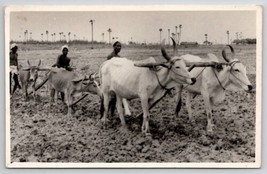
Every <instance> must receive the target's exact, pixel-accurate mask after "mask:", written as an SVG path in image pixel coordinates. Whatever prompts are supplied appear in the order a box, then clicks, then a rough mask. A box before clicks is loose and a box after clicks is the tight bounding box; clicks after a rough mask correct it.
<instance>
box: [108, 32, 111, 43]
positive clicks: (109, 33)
mask: <svg viewBox="0 0 267 174" xmlns="http://www.w3.org/2000/svg"><path fill="white" fill-rule="evenodd" d="M111 32H112V30H111V28H109V29H108V35H109V40H108V43H109V44H110V35H111Z"/></svg>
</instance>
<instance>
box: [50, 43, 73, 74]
mask: <svg viewBox="0 0 267 174" xmlns="http://www.w3.org/2000/svg"><path fill="white" fill-rule="evenodd" d="M61 52H62V54H60V55H59V56H58V58H57V62H56V63H55V64H54V65H52V67H58V68H65V69H66V70H68V71H71V70H72V69H71V67H70V58H68V57H67V55H68V52H69V47H68V46H67V45H63V46H62V47H61Z"/></svg>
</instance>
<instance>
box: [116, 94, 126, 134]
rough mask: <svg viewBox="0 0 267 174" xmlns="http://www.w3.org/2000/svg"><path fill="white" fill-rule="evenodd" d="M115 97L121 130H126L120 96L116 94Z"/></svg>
mask: <svg viewBox="0 0 267 174" xmlns="http://www.w3.org/2000/svg"><path fill="white" fill-rule="evenodd" d="M116 98H117V110H118V114H119V116H120V120H121V125H122V130H123V131H124V130H127V128H126V123H125V119H124V113H123V108H122V98H120V97H119V96H116Z"/></svg>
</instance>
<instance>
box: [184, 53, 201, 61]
mask: <svg viewBox="0 0 267 174" xmlns="http://www.w3.org/2000/svg"><path fill="white" fill-rule="evenodd" d="M181 58H182V59H184V61H185V62H200V61H202V59H201V58H200V57H199V56H195V55H192V54H185V55H182V56H181Z"/></svg>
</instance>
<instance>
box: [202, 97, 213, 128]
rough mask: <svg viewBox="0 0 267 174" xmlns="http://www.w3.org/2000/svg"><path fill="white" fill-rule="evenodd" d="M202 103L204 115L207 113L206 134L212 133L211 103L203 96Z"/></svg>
mask: <svg viewBox="0 0 267 174" xmlns="http://www.w3.org/2000/svg"><path fill="white" fill-rule="evenodd" d="M203 97H204V103H205V106H206V113H207V120H208V123H207V132H208V133H212V112H211V102H210V97H209V96H208V95H203Z"/></svg>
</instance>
